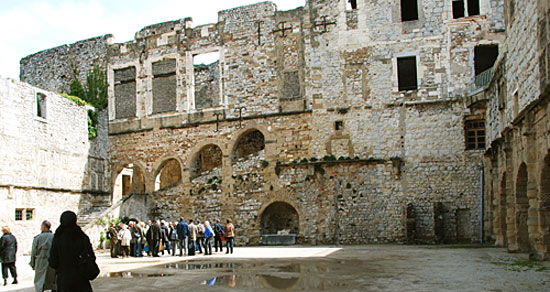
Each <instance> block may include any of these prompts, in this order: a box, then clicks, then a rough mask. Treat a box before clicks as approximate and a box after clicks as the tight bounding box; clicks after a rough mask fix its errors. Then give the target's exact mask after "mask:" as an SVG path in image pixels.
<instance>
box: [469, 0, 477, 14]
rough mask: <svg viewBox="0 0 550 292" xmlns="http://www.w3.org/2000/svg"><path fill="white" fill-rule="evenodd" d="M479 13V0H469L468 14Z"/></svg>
mask: <svg viewBox="0 0 550 292" xmlns="http://www.w3.org/2000/svg"><path fill="white" fill-rule="evenodd" d="M473 15H479V0H468V16H473Z"/></svg>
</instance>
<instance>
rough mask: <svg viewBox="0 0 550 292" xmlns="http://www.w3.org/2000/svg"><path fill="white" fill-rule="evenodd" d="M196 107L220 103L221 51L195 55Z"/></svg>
mask: <svg viewBox="0 0 550 292" xmlns="http://www.w3.org/2000/svg"><path fill="white" fill-rule="evenodd" d="M193 71H194V75H193V77H194V83H193V84H194V86H195V108H196V109H203V108H209V107H216V106H219V105H220V79H221V78H220V52H219V51H215V52H210V53H206V54H198V55H193Z"/></svg>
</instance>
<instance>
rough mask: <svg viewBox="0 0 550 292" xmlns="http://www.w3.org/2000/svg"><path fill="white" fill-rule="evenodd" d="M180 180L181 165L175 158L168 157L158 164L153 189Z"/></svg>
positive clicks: (161, 187) (164, 186) (170, 184)
mask: <svg viewBox="0 0 550 292" xmlns="http://www.w3.org/2000/svg"><path fill="white" fill-rule="evenodd" d="M180 181H181V166H180V163H179V162H178V161H177V160H176V159H168V160H166V161H165V162H164V163H162V165H161V166H160V168H159V170H158V172H157V175H156V177H155V191H156V190H159V189H163V188H166V187H169V186H173V185H175V184H177V183H179V182H180Z"/></svg>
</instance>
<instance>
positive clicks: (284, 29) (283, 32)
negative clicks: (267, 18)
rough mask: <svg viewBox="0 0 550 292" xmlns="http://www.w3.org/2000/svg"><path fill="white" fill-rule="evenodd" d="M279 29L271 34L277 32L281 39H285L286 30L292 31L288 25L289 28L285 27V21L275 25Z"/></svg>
mask: <svg viewBox="0 0 550 292" xmlns="http://www.w3.org/2000/svg"><path fill="white" fill-rule="evenodd" d="M277 26H278V27H279V28H278V29H275V30H273V31H272V32H271V33H277V32H281V37H285V36H286V33H285V32H286V31H287V30H292V25H290V27H288V26H286V21H281V22H279V24H278V25H277Z"/></svg>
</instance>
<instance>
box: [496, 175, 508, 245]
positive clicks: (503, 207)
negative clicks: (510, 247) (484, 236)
mask: <svg viewBox="0 0 550 292" xmlns="http://www.w3.org/2000/svg"><path fill="white" fill-rule="evenodd" d="M506 194H507V191H506V172H504V173H503V174H502V179H501V181H500V193H499V205H498V219H499V225H498V227H500V233H499V236H502V243H501V244H499V245H501V246H506V245H507V244H508V238H507V236H508V235H507V234H508V224H507V222H506V220H507V214H508V206H507V199H506Z"/></svg>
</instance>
